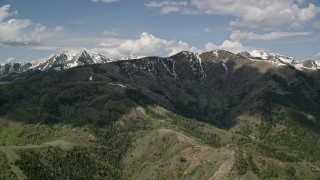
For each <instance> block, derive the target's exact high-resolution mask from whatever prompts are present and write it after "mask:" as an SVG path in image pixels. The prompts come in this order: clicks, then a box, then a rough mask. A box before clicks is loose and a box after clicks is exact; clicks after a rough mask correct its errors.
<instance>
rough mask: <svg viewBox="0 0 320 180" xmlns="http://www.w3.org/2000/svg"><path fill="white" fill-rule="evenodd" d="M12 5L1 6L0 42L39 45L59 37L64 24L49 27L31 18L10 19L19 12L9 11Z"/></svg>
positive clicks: (15, 44)
mask: <svg viewBox="0 0 320 180" xmlns="http://www.w3.org/2000/svg"><path fill="white" fill-rule="evenodd" d="M9 10H10V5H4V6H2V7H0V44H1V45H2V46H38V45H40V44H42V43H43V41H44V40H47V39H50V38H52V39H58V38H59V37H61V34H60V33H61V32H62V31H63V29H64V28H63V27H62V26H58V27H55V28H54V29H48V28H47V27H46V26H44V25H41V24H36V23H34V22H32V21H31V20H29V19H14V18H12V19H8V18H9V17H10V16H13V15H16V14H17V13H18V12H17V11H14V12H13V13H11V12H9Z"/></svg>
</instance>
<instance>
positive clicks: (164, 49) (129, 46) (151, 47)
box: [93, 32, 200, 59]
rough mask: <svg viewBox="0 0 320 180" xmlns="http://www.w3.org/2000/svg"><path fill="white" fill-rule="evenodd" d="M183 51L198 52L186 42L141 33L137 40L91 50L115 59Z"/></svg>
mask: <svg viewBox="0 0 320 180" xmlns="http://www.w3.org/2000/svg"><path fill="white" fill-rule="evenodd" d="M184 50H187V51H194V52H198V51H200V50H198V49H197V48H195V47H191V46H189V44H187V43H186V42H183V41H176V40H166V39H162V38H158V37H156V36H154V35H152V34H149V33H147V32H143V33H141V34H140V37H139V38H138V39H131V40H124V41H123V42H121V43H119V44H117V45H108V44H107V43H100V47H97V48H95V49H93V51H97V52H100V53H102V54H105V55H107V56H108V57H111V58H115V59H116V58H121V57H124V56H128V55H135V56H151V55H158V56H167V55H173V54H175V53H178V52H180V51H184Z"/></svg>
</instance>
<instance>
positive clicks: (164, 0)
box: [0, 0, 320, 63]
mask: <svg viewBox="0 0 320 180" xmlns="http://www.w3.org/2000/svg"><path fill="white" fill-rule="evenodd" d="M253 2H254V3H253ZM83 49H86V50H90V51H94V52H98V53H101V54H103V55H106V56H107V57H110V58H120V57H123V56H128V55H136V56H147V55H159V56H168V55H172V54H174V53H177V52H179V51H182V50H189V51H194V52H201V51H207V50H213V49H225V50H229V51H232V52H235V53H236V52H240V51H245V50H247V51H251V50H253V49H262V50H266V51H270V52H277V53H280V54H284V55H288V56H293V57H296V58H299V59H320V1H319V0H281V1H279V0H268V1H264V0H255V1H252V0H237V1H233V0H55V1H49V0H28V1H26V0H0V63H4V62H7V61H12V60H14V61H17V62H19V61H31V60H36V59H40V58H45V57H48V56H50V55H52V54H55V53H59V52H68V51H77V50H83Z"/></svg>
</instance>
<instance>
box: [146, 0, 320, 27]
mask: <svg viewBox="0 0 320 180" xmlns="http://www.w3.org/2000/svg"><path fill="white" fill-rule="evenodd" d="M301 3H303V1H301V0H299V1H296V0H281V1H279V0H268V1H265V0H255V1H252V0H237V1H234V0H189V1H167V0H163V1H151V2H149V3H146V4H145V6H147V7H150V8H158V9H160V12H161V13H171V12H179V13H183V14H217V15H231V16H233V17H234V18H235V19H234V20H233V21H231V22H230V25H231V26H249V27H254V28H262V29H277V28H300V27H303V26H304V25H305V24H306V23H309V22H311V21H312V20H313V19H314V18H315V17H316V15H317V14H319V13H320V8H319V7H317V6H316V5H314V4H312V3H310V4H309V5H308V6H302V5H301ZM168 8H170V9H175V10H174V11H168V10H166V9H168Z"/></svg>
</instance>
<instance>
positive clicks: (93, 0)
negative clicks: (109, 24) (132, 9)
mask: <svg viewBox="0 0 320 180" xmlns="http://www.w3.org/2000/svg"><path fill="white" fill-rule="evenodd" d="M91 1H92V2H103V3H113V2H117V1H119V0H91Z"/></svg>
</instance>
